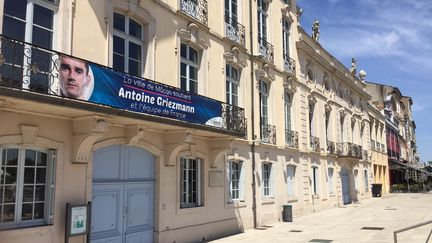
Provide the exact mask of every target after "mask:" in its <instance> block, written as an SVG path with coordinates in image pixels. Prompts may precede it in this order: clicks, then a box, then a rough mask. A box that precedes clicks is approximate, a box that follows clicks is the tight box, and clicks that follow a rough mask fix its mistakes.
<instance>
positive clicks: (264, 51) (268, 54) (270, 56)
mask: <svg viewBox="0 0 432 243" xmlns="http://www.w3.org/2000/svg"><path fill="white" fill-rule="evenodd" d="M258 43H259V53H260V54H261V55H262V58H263V59H264V60H266V61H267V62H270V63H273V60H274V48H273V45H272V44H270V43H268V42H267V41H266V40H265V39H263V38H258Z"/></svg>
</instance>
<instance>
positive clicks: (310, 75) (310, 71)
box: [306, 69, 315, 82]
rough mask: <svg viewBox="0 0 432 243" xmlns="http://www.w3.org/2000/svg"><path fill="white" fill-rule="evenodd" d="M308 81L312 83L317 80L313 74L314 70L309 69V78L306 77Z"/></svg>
mask: <svg viewBox="0 0 432 243" xmlns="http://www.w3.org/2000/svg"><path fill="white" fill-rule="evenodd" d="M306 79H307V80H308V81H311V82H313V81H314V80H315V79H314V74H313V72H312V69H308V70H307V77H306Z"/></svg>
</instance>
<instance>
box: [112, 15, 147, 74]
mask: <svg viewBox="0 0 432 243" xmlns="http://www.w3.org/2000/svg"><path fill="white" fill-rule="evenodd" d="M115 14H119V15H122V16H123V17H124V25H125V31H124V32H123V31H121V30H118V29H116V28H115V26H114V15H115ZM112 16H113V23H112V50H111V58H112V66H113V67H114V55H116V54H117V55H121V56H122V57H123V58H124V60H123V69H122V70H118V71H121V72H125V73H130V72H129V60H130V59H132V58H131V57H130V55H129V47H130V43H133V44H135V45H138V46H140V48H141V53H140V56H141V60H136V59H132V60H133V61H136V62H139V64H140V65H139V68H140V70H139V71H140V72H139V74H138V75H137V74H131V73H130V74H131V75H136V76H139V77H142V76H143V75H144V69H145V67H144V63H145V62H144V56H145V38H144V35H145V31H144V28H145V26H144V24H142V22H141V21H139V20H137V19H136V18H133V17H131V16H129V15H127V14H123V13H122V12H121V11H113V12H112ZM131 20H132V21H134V22H135V23H137V24H139V26H140V27H141V33H140V35H141V38H137V37H136V36H133V35H131V34H130V28H129V26H130V22H131ZM115 37H118V38H120V39H122V40H123V44H124V48H125V49H124V54H121V53H116V52H115V51H114V39H115Z"/></svg>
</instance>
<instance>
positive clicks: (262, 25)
mask: <svg viewBox="0 0 432 243" xmlns="http://www.w3.org/2000/svg"><path fill="white" fill-rule="evenodd" d="M268 7H269V6H268V2H266V0H258V1H257V11H258V40H259V43H260V44H261V45H264V44H265V42H266V41H267V38H268V36H267V18H268ZM264 41H265V42H264Z"/></svg>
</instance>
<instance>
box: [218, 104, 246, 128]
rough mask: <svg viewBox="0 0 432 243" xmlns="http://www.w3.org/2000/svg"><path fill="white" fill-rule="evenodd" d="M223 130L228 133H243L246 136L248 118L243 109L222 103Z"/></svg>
mask: <svg viewBox="0 0 432 243" xmlns="http://www.w3.org/2000/svg"><path fill="white" fill-rule="evenodd" d="M222 121H223V123H224V124H223V128H225V129H226V130H228V131H241V132H242V133H243V134H246V118H245V112H244V109H243V108H240V107H237V106H233V105H229V104H227V103H222Z"/></svg>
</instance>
